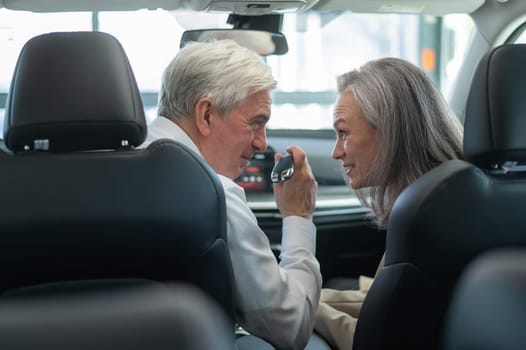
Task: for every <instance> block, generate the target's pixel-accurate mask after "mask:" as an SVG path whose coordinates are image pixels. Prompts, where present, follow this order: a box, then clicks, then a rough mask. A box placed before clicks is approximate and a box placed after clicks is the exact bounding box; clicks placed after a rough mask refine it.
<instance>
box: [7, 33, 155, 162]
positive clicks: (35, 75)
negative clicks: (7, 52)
mask: <svg viewBox="0 0 526 350" xmlns="http://www.w3.org/2000/svg"><path fill="white" fill-rule="evenodd" d="M145 137H146V120H145V116H144V110H143V105H142V101H141V97H140V94H139V89H138V87H137V83H136V81H135V77H134V75H133V72H132V69H131V66H130V63H129V61H128V58H127V56H126V53H125V52H124V50H123V48H122V46H121V45H120V43H119V42H118V41H117V39H115V38H114V37H113V36H111V35H109V34H106V33H102V32H64V33H50V34H44V35H40V36H37V37H34V38H32V39H31V40H29V41H28V42H27V43H26V45H25V46H24V47H23V49H22V51H21V53H20V56H19V58H18V62H17V65H16V68H15V72H14V75H13V80H12V82H11V87H10V91H9V96H8V100H7V105H6V111H5V122H4V140H5V143H6V145H7V147H8V148H9V149H10V150H12V151H14V152H17V151H23V150H43V151H45V150H48V151H53V152H65V151H77V150H78V151H82V150H100V149H116V148H119V147H122V146H123V145H124V146H126V145H128V146H138V145H140V144H141V143H142V142H143V141H144V139H145Z"/></svg>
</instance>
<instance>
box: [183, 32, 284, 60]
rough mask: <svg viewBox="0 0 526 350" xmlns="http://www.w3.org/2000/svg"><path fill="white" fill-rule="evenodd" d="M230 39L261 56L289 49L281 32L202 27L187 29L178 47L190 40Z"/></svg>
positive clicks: (281, 52) (277, 53)
mask: <svg viewBox="0 0 526 350" xmlns="http://www.w3.org/2000/svg"><path fill="white" fill-rule="evenodd" d="M224 39H231V40H234V41H236V42H237V43H238V44H239V45H241V46H245V47H247V48H249V49H251V50H253V51H255V52H256V53H258V54H260V55H261V56H268V55H283V54H286V53H287V52H288V51H289V46H288V44H287V39H286V38H285V35H283V33H276V32H269V31H265V30H254V29H202V30H187V31H185V32H184V33H183V35H182V37H181V43H180V47H181V48H182V47H184V46H185V45H186V44H188V43H189V42H191V41H210V40H224Z"/></svg>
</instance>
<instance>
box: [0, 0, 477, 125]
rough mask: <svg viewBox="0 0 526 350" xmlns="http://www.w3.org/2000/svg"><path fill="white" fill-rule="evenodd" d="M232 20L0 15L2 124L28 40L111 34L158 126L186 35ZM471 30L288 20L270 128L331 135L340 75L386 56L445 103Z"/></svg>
mask: <svg viewBox="0 0 526 350" xmlns="http://www.w3.org/2000/svg"><path fill="white" fill-rule="evenodd" d="M226 18H227V14H211V13H197V12H189V11H164V10H139V11H129V12H93V13H92V12H82V13H81V12H77V13H71V12H61V13H31V12H26V11H12V10H7V9H0V23H1V25H0V52H1V55H0V118H1V119H3V114H4V107H5V100H6V94H7V91H8V87H9V84H10V80H11V76H12V74H13V69H14V66H15V63H16V60H17V57H18V54H19V52H20V50H21V48H22V46H23V45H24V43H25V42H26V41H27V40H29V39H30V38H31V37H33V36H35V35H38V34H41V33H45V32H51V31H74V30H75V31H76V30H100V31H104V32H108V33H111V34H113V35H114V36H115V37H117V38H118V39H119V41H120V42H121V43H122V45H123V46H124V49H125V50H126V53H127V54H128V57H129V59H130V62H131V65H132V67H133V69H134V73H135V76H136V79H137V82H138V84H139V88H140V90H141V93H142V97H143V103H144V106H145V111H146V115H147V118H148V119H149V120H152V119H153V118H154V117H155V116H156V114H157V92H158V89H159V86H160V79H161V74H162V71H163V69H164V67H166V65H167V64H168V63H169V62H170V60H171V59H172V58H173V57H174V55H175V54H176V53H177V51H178V50H179V39H180V38H181V35H182V33H183V31H184V30H186V29H197V28H228V27H229V25H227V24H226ZM138 23H139V24H138ZM472 27H473V25H472V23H471V20H470V18H469V17H468V16H466V15H449V16H446V17H443V18H437V17H430V16H417V15H397V14H358V13H350V12H344V13H316V12H305V13H301V14H286V15H285V17H284V20H283V30H282V31H283V33H284V34H285V35H286V37H287V40H288V43H289V52H288V53H287V54H286V55H283V56H268V57H266V58H264V59H265V60H266V61H267V62H268V63H269V64H270V65H271V66H272V69H273V72H274V75H275V77H276V78H277V80H278V88H277V89H276V91H275V94H274V96H273V110H272V118H271V119H270V122H269V124H268V128H269V129H271V130H272V129H307V130H320V129H321V130H323V129H331V128H332V106H333V103H334V101H335V99H336V91H335V89H336V84H335V77H336V75H338V74H340V73H343V72H345V71H348V70H350V69H352V68H355V67H357V66H359V65H361V64H363V63H365V62H366V61H368V60H370V59H374V58H379V57H384V56H396V57H401V58H405V59H407V60H409V61H411V62H413V63H415V64H418V65H420V66H422V67H423V68H424V69H425V70H426V71H427V72H428V73H429V74H430V75H431V76H432V77H433V79H434V80H435V81H436V82H437V84H438V85H439V86H440V87H441V88H442V90H443V92H444V94H445V95H446V97H447V95H448V89H449V86H450V85H451V83H452V82H453V81H454V77H455V75H456V70H457V69H458V65H459V62H460V60H461V58H462V55H463V48H464V47H465V43H466V41H467V40H468V35H469V33H470V29H471V28H472ZM0 121H1V120H0ZM2 124H3V123H1V124H0V125H2Z"/></svg>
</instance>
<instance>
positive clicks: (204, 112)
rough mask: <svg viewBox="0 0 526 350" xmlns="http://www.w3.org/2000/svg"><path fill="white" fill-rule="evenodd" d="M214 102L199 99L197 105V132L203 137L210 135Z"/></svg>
mask: <svg viewBox="0 0 526 350" xmlns="http://www.w3.org/2000/svg"><path fill="white" fill-rule="evenodd" d="M211 111H212V100H211V99H210V98H208V97H203V98H201V99H199V100H198V101H197V103H196V105H195V116H196V117H195V118H196V125H197V130H199V133H200V134H201V135H202V136H208V135H210V132H211V130H210V124H211V118H212V116H211V113H212V112H211Z"/></svg>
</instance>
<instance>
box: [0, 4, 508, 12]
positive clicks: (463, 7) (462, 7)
mask: <svg viewBox="0 0 526 350" xmlns="http://www.w3.org/2000/svg"><path fill="white" fill-rule="evenodd" d="M500 1H502V2H504V1H505V0H500ZM212 2H221V3H222V4H225V5H226V6H232V7H236V6H239V4H240V3H241V4H242V3H250V4H253V3H258V4H259V3H269V4H271V6H275V5H276V4H279V6H280V7H287V6H290V8H296V9H297V10H298V11H303V10H306V9H312V10H317V11H343V10H350V11H353V12H373V13H374V12H387V13H414V14H432V15H444V14H449V13H471V12H473V11H475V10H476V9H477V8H479V7H480V6H481V5H482V4H483V3H484V2H485V0H395V1H392V0H90V1H86V0H0V7H5V8H8V9H12V10H26V11H35V12H55V11H124V10H139V9H144V8H148V9H157V8H163V9H166V10H175V9H189V10H196V11H203V10H206V9H207V8H209V7H210V4H211V3H212ZM298 4H299V6H298Z"/></svg>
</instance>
